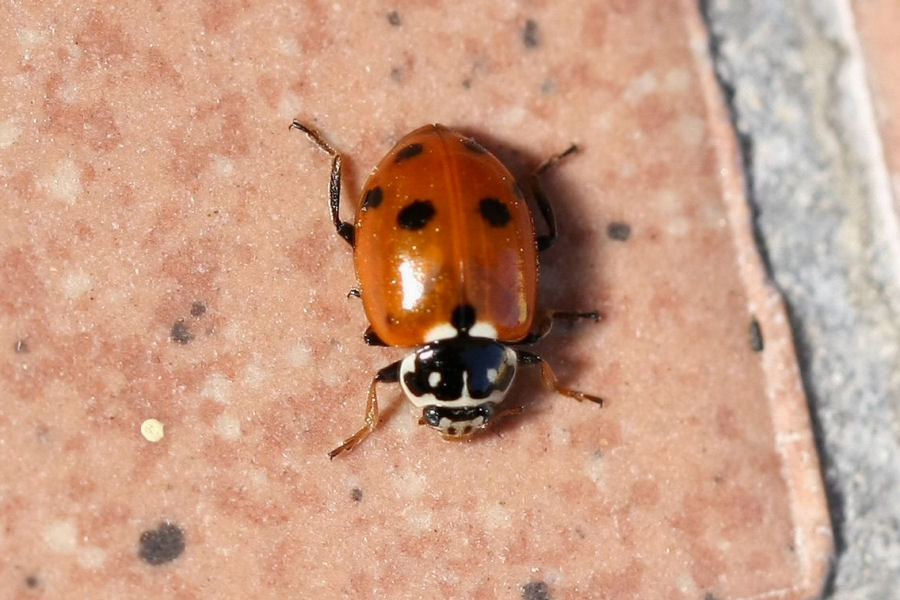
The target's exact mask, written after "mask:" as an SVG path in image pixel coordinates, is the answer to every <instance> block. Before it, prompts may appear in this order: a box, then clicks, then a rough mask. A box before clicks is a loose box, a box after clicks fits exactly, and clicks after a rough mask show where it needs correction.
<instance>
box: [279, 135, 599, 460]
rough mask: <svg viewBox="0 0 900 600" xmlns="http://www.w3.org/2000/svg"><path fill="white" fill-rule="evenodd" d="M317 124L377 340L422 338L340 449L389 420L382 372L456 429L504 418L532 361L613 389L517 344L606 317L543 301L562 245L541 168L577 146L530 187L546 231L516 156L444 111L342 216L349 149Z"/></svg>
mask: <svg viewBox="0 0 900 600" xmlns="http://www.w3.org/2000/svg"><path fill="white" fill-rule="evenodd" d="M291 129H299V130H300V131H302V132H303V133H305V134H306V135H307V136H308V137H309V139H310V140H312V142H313V143H315V145H316V146H318V147H319V148H320V149H321V150H323V151H325V152H326V153H328V154H329V155H330V156H331V161H332V162H331V180H330V184H329V189H328V197H329V205H330V209H331V220H332V222H333V223H334V227H335V229H336V230H337V233H338V235H339V236H341V237H342V238H343V239H344V240H346V242H347V243H348V244H350V246H351V247H352V248H353V251H354V259H355V263H356V274H357V278H358V281H359V286H358V288H354V289H353V290H351V294H352V295H355V296H358V297H360V298H361V299H362V302H363V307H364V309H365V312H366V316H367V317H368V320H369V323H370V325H369V327H368V329H367V330H366V332H365V334H364V339H365V341H366V343H368V344H369V345H373V346H400V347H414V348H415V351H414V352H413V353H412V354H410V355H409V356H407V357H406V358H404V359H402V360H399V361H397V362H394V363H392V364H390V365H388V366H386V367H384V368H383V369H381V370H380V371H378V372H377V373H376V374H375V377H374V378H373V379H372V383H371V385H370V386H369V394H368V401H367V403H366V416H365V424H364V425H363V427H362V428H361V429H360V430H359V431H357V432H356V433H355V434H353V435H352V436H350V437H349V438H347V439H346V440H344V442H343V443H341V445H339V446H338V447H337V448H335V449H334V450H332V451H331V452H330V453H329V457H331V458H334V457H335V456H337V455H338V454H340V453H342V452H348V451H350V450H352V449H353V448H354V447H356V445H357V444H359V443H360V442H361V441H362V440H363V439H364V438H365V437H366V436H367V435H369V434H370V433H371V432H372V431H373V430H374V429H375V427H376V425H377V424H378V400H377V396H376V387H377V384H379V383H399V384H400V387H401V388H402V389H403V392H404V393H405V394H406V396H407V398H409V400H410V401H411V402H412V403H413V404H414V405H415V406H416V407H418V408H419V409H421V410H422V416H421V418H420V419H419V423H420V424H423V425H428V426H429V427H432V428H434V429H436V430H438V431H439V432H440V433H441V434H442V435H443V437H444V438H446V439H451V440H459V439H464V438H467V437H469V436H470V435H472V434H473V433H474V432H476V431H478V430H479V429H483V428H484V427H486V426H487V425H488V424H489V423H491V422H493V421H495V420H496V419H497V418H499V417H501V416H504V415H508V414H515V413H519V412H521V411H522V408H521V407H515V408H507V409H505V410H504V409H501V408H500V404H501V402H502V401H503V398H504V396H505V395H506V393H507V391H508V390H509V388H510V386H511V385H512V382H513V379H514V377H515V374H516V369H517V367H518V366H520V365H539V366H540V369H541V378H542V381H543V383H544V385H545V386H546V387H548V388H550V389H552V390H554V391H556V392H558V393H560V394H563V395H565V396H569V397H571V398H575V399H576V400H579V401H581V400H589V401H591V402H596V403H597V404H601V405H602V403H603V401H602V399H601V398H598V397H597V396H592V395H590V394H585V393H583V392H579V391H576V390H572V389H569V388H565V387H562V386H560V385H559V384H558V383H557V379H556V376H555V375H554V374H553V371H552V370H551V368H550V366H549V365H548V364H547V363H546V362H545V361H544V360H543V359H542V358H541V357H540V356H538V355H537V354H535V353H533V352H529V351H527V350H522V349H513V348H512V347H511V346H510V345H511V344H515V345H517V346H518V345H522V344H531V343H534V342H535V341H537V340H538V339H540V338H541V337H543V336H544V335H545V334H546V333H547V332H548V331H549V330H550V325H551V323H552V321H553V319H554V318H564V319H592V320H594V321H597V320H599V318H600V314H599V312H597V311H592V312H566V311H543V312H539V311H538V310H537V309H536V304H537V291H538V287H537V286H538V253H539V252H541V251H543V250H546V249H547V248H549V247H550V246H552V245H553V243H554V241H555V240H556V237H557V231H556V219H555V217H554V215H553V208H552V206H551V204H550V201H549V199H548V198H547V196H546V195H545V194H544V193H543V191H542V190H541V187H540V181H539V179H540V175H541V174H542V173H544V172H545V171H546V170H547V169H549V168H550V167H552V166H553V165H555V164H556V163H557V162H558V161H559V160H560V159H561V158H563V157H565V156H567V155H569V154H572V153H573V152H575V151H576V147H575V146H574V145H573V146H571V147H570V148H569V149H567V150H566V151H565V152H563V153H561V154H558V155H556V156H553V157H551V158H550V159H549V160H547V161H545V162H544V163H542V164H541V165H540V166H539V167H538V168H537V169H536V170H535V171H534V172H533V174H532V176H531V178H530V180H529V187H530V191H531V194H532V196H533V198H534V201H535V203H536V204H537V207H538V209H539V211H540V214H541V216H542V218H543V220H544V222H545V224H546V229H547V232H546V233H543V234H540V235H538V234H536V232H535V227H534V221H533V218H532V212H531V209H530V207H529V205H528V202H527V201H526V199H525V196H524V194H523V193H522V190H521V188H520V187H519V185H518V184H517V183H516V180H515V178H514V177H513V176H512V175H511V174H510V172H509V171H508V170H507V168H506V167H505V166H503V164H502V163H501V162H500V161H499V160H498V159H497V158H496V157H495V156H494V155H493V154H491V153H490V152H488V151H487V150H486V149H485V148H484V147H483V146H482V145H481V144H479V143H478V142H476V141H475V140H473V139H471V138H469V137H466V136H463V135H461V134H460V133H458V132H456V131H453V130H452V129H449V128H447V127H444V126H442V125H436V124H435V125H425V126H424V127H420V128H419V129H416V130H415V131H413V132H412V133H409V134H408V135H406V136H405V137H404V138H402V139H401V140H400V141H399V142H397V144H396V146H394V148H393V149H391V151H390V152H388V154H387V155H386V156H385V157H384V158H383V159H382V160H381V162H380V163H379V164H378V166H377V167H376V168H375V170H374V171H373V172H372V174H371V175H370V176H369V179H368V181H367V182H366V184H365V187H364V188H363V189H364V191H363V193H362V197H361V198H360V200H359V203H358V205H357V209H356V219H355V221H354V222H353V223H348V222H346V221H342V220H341V217H340V203H341V162H342V157H341V154H340V153H339V152H337V151H336V150H334V149H333V148H332V147H331V146H329V145H328V143H326V142H325V140H324V139H323V138H322V137H321V136H320V135H319V133H318V132H317V131H316V130H314V129H312V128H311V127H308V126H307V125H304V124H303V123H300V122H299V121H294V122H293V123H291Z"/></svg>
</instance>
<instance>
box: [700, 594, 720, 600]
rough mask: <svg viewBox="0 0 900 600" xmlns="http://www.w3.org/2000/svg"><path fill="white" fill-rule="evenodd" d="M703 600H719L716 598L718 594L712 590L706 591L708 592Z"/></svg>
mask: <svg viewBox="0 0 900 600" xmlns="http://www.w3.org/2000/svg"><path fill="white" fill-rule="evenodd" d="M703 600H718V598H716V595H715V594H713V593H712V592H706V594H704V595H703Z"/></svg>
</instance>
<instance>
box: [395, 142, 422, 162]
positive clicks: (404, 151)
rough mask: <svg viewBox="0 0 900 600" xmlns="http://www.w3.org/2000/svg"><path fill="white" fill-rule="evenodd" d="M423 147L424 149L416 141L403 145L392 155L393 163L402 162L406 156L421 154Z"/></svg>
mask: <svg viewBox="0 0 900 600" xmlns="http://www.w3.org/2000/svg"><path fill="white" fill-rule="evenodd" d="M424 149H425V147H424V146H422V144H418V143H417V144H410V145H409V146H405V147H403V148H401V149H400V150H398V151H397V155H396V156H395V157H394V162H395V163H398V162H403V161H404V160H406V159H408V158H412V157H413V156H418V155H419V154H422V150H424Z"/></svg>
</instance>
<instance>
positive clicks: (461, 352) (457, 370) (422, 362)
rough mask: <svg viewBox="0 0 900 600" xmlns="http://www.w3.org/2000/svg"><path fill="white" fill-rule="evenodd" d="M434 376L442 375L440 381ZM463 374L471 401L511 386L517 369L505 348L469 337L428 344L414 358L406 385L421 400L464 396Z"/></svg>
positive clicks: (405, 379)
mask: <svg viewBox="0 0 900 600" xmlns="http://www.w3.org/2000/svg"><path fill="white" fill-rule="evenodd" d="M432 373H438V374H440V377H439V378H436V379H437V380H436V381H435V380H432V379H431V374H432ZM463 374H465V375H466V377H465V382H466V389H467V391H468V396H469V398H473V399H475V400H483V399H484V398H487V397H488V396H490V395H491V394H492V393H494V392H496V391H498V390H505V389H506V388H508V387H509V386H510V384H511V383H512V379H513V376H514V375H515V369H514V368H509V364H508V363H507V362H506V347H505V346H503V344H500V343H498V342H495V341H493V340H488V339H484V338H474V337H468V336H462V337H454V338H448V339H445V340H439V341H437V342H432V343H430V344H426V345H425V346H422V347H421V348H419V350H418V351H417V352H416V355H415V361H414V364H413V370H412V371H410V372H408V373H406V374H405V375H404V376H403V383H404V384H405V385H406V388H407V389H408V390H409V391H410V393H412V394H413V395H415V396H417V397H419V398H421V397H422V396H424V395H425V394H433V395H434V397H435V398H436V399H437V400H439V401H443V400H458V399H459V398H462V397H463Z"/></svg>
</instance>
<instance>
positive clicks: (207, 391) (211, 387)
mask: <svg viewBox="0 0 900 600" xmlns="http://www.w3.org/2000/svg"><path fill="white" fill-rule="evenodd" d="M232 385H233V383H232V381H231V380H230V379H228V378H227V377H225V376H224V375H222V374H221V373H212V374H211V375H209V377H207V378H206V381H204V382H203V388H202V389H201V390H200V395H201V396H203V397H204V398H211V399H213V400H214V401H216V402H218V403H219V404H227V403H228V401H229V400H230V399H231V388H232Z"/></svg>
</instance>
